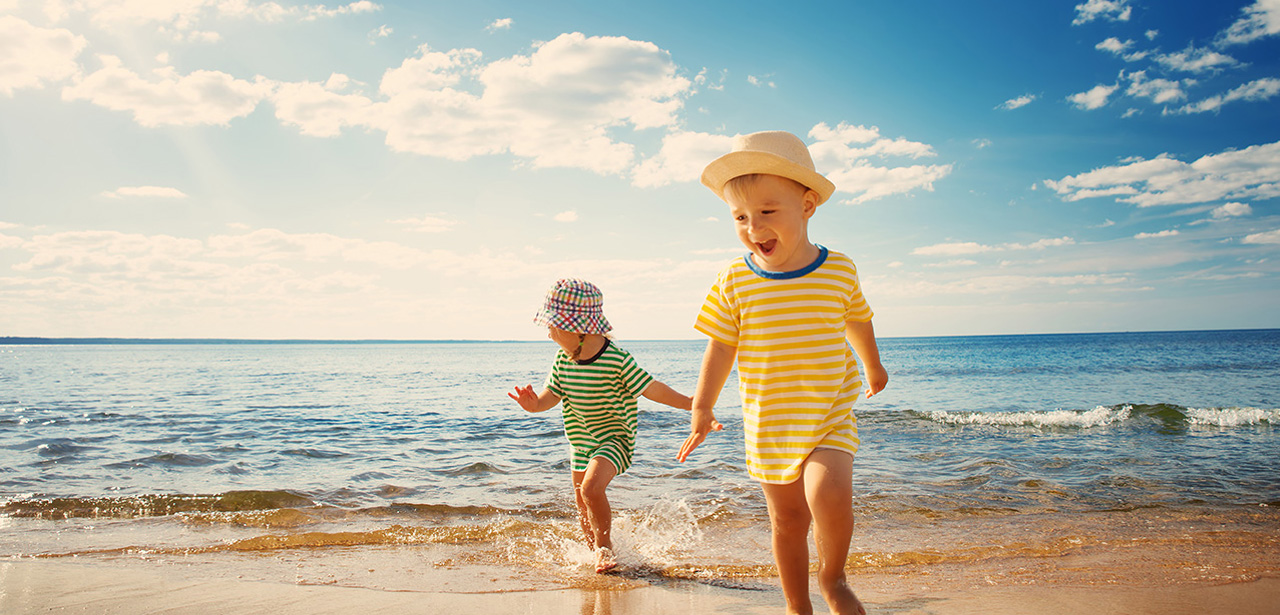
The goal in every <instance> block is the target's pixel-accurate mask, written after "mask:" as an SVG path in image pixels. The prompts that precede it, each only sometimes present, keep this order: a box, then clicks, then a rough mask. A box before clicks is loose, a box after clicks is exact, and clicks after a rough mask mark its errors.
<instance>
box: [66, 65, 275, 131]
mask: <svg viewBox="0 0 1280 615" xmlns="http://www.w3.org/2000/svg"><path fill="white" fill-rule="evenodd" d="M99 60H100V61H101V62H102V68H101V69H99V70H97V71H95V72H93V73H90V74H89V75H87V76H85V77H84V78H82V79H78V80H77V81H76V82H75V83H74V84H72V85H70V86H67V87H66V88H64V89H63V90H62V98H63V100H87V101H89V102H92V103H94V104H96V105H99V106H102V107H106V108H108V109H112V110H115V111H129V112H132V113H133V116H134V119H135V120H136V121H137V122H138V123H139V124H141V125H143V126H160V125H181V126H192V125H200V124H227V123H229V122H230V121H231V120H232V119H235V118H237V117H243V116H245V115H248V114H249V113H251V112H252V111H253V110H254V108H255V107H257V105H258V102H259V101H261V100H262V99H264V98H266V97H267V96H268V95H269V94H270V93H271V90H272V85H271V83H270V82H268V81H267V80H266V79H263V78H261V77H259V78H258V79H257V80H255V81H244V80H241V79H236V78H235V77H232V76H231V75H228V74H226V73H223V72H220V71H205V70H199V71H195V72H192V73H190V74H187V75H179V74H178V73H177V71H176V70H175V69H174V68H173V67H165V68H161V69H158V70H156V71H154V73H153V74H152V76H151V78H144V77H142V76H141V75H139V74H137V73H135V72H133V71H131V70H129V69H127V68H124V67H123V66H122V63H121V61H120V59H119V58H117V57H115V56H108V55H104V56H99Z"/></svg>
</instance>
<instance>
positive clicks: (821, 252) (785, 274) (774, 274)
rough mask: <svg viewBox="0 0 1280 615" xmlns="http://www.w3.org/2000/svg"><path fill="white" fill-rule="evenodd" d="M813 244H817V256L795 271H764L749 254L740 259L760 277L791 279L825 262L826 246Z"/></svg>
mask: <svg viewBox="0 0 1280 615" xmlns="http://www.w3.org/2000/svg"><path fill="white" fill-rule="evenodd" d="M814 245H816V246H818V258H815V259H813V262H812V263H809V264H808V265H807V266H805V267H804V268H803V269H797V270H795V271H765V270H764V269H761V268H759V267H757V266H756V263H755V261H753V260H751V255H750V254H748V255H746V256H744V257H742V260H744V261H746V262H747V268H748V269H750V270H751V271H753V272H755V274H756V275H758V276H760V277H762V278H766V279H769V280H791V279H794V278H801V277H804V276H806V275H809V274H810V273H813V272H814V271H815V270H817V269H818V267H821V266H822V263H825V262H827V248H826V247H825V246H822V245H820V244H814Z"/></svg>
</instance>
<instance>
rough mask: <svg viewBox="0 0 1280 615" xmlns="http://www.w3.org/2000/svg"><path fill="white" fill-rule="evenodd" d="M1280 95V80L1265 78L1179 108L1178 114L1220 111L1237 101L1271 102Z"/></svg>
mask: <svg viewBox="0 0 1280 615" xmlns="http://www.w3.org/2000/svg"><path fill="white" fill-rule="evenodd" d="M1277 94H1280V79H1275V78H1272V77H1264V78H1262V79H1257V80H1254V81H1250V82H1249V83H1246V84H1244V85H1241V86H1240V87H1237V88H1235V89H1233V90H1231V91H1229V92H1227V93H1226V94H1219V95H1217V96H1210V97H1209V98H1206V99H1204V100H1201V101H1198V102H1194V103H1191V104H1189V105H1184V106H1183V107H1181V108H1179V109H1178V110H1177V111H1176V113H1204V112H1206V111H1218V110H1219V109H1221V108H1222V106H1223V105H1226V104H1229V103H1233V102H1236V101H1242V100H1243V101H1248V102H1258V101H1263V100H1269V99H1271V98H1274V97H1275V96H1276V95H1277Z"/></svg>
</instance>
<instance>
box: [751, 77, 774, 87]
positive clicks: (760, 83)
mask: <svg viewBox="0 0 1280 615" xmlns="http://www.w3.org/2000/svg"><path fill="white" fill-rule="evenodd" d="M772 76H773V75H765V76H763V77H757V76H755V75H747V83H750V84H751V85H754V86H756V87H758V88H760V87H765V86H768V87H771V88H777V87H778V84H776V83H774V82H772V81H769V77H772Z"/></svg>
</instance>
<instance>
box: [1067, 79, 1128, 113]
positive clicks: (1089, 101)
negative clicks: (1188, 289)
mask: <svg viewBox="0 0 1280 615" xmlns="http://www.w3.org/2000/svg"><path fill="white" fill-rule="evenodd" d="M1119 88H1120V85H1119V84H1115V85H1103V84H1099V85H1095V86H1093V88H1092V89H1090V90H1088V91H1085V92H1079V93H1076V94H1072V95H1070V96H1068V97H1067V100H1068V101H1070V102H1071V104H1073V105H1075V106H1076V107H1077V108H1079V109H1085V110H1089V111H1092V110H1094V109H1099V108H1102V107H1103V106H1106V104H1107V99H1109V98H1111V95H1112V94H1114V93H1115V91H1116V90H1117V89H1119Z"/></svg>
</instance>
